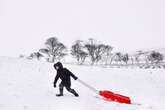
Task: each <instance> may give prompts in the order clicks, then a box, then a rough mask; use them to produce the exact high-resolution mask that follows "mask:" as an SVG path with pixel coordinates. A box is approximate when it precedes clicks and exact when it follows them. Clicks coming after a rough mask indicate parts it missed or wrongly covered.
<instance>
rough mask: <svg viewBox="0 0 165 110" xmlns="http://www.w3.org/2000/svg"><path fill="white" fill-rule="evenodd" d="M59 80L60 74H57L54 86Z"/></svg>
mask: <svg viewBox="0 0 165 110" xmlns="http://www.w3.org/2000/svg"><path fill="white" fill-rule="evenodd" d="M58 79H59V74H58V73H57V75H56V77H55V79H54V85H56V83H57V81H58Z"/></svg>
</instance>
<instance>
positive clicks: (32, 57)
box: [28, 52, 43, 60]
mask: <svg viewBox="0 0 165 110" xmlns="http://www.w3.org/2000/svg"><path fill="white" fill-rule="evenodd" d="M41 57H43V55H42V54H41V53H40V52H33V53H31V54H30V56H29V57H28V59H34V58H37V60H40V58H41Z"/></svg>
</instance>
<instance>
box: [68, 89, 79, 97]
mask: <svg viewBox="0 0 165 110" xmlns="http://www.w3.org/2000/svg"><path fill="white" fill-rule="evenodd" d="M70 92H71V93H72V94H74V96H76V97H78V96H79V95H78V94H77V93H76V91H75V90H74V89H71V90H70Z"/></svg>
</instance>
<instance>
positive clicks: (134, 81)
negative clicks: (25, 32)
mask: <svg viewBox="0 0 165 110" xmlns="http://www.w3.org/2000/svg"><path fill="white" fill-rule="evenodd" d="M64 67H67V68H68V69H70V70H71V71H72V72H73V73H74V74H76V75H77V76H78V77H79V78H80V79H81V80H83V81H85V82H87V83H88V84H90V85H92V86H93V87H95V88H97V89H98V90H110V91H113V92H115V93H119V94H122V95H126V96H129V97H130V98H131V100H132V102H133V103H140V104H141V105H128V104H119V103H117V102H108V101H105V100H103V99H99V98H96V96H97V95H96V94H95V93H93V92H92V91H90V90H89V89H88V88H86V87H85V86H83V85H82V84H80V83H79V82H78V81H75V80H72V88H74V89H75V90H76V91H77V92H78V93H79V95H80V97H74V96H73V95H72V94H70V93H68V92H67V91H66V90H65V91H64V97H56V96H55V94H56V93H58V87H57V88H53V80H54V77H55V75H56V71H55V70H54V68H53V64H50V63H46V62H38V61H31V60H25V59H16V58H8V57H0V110H164V109H165V95H164V94H165V69H138V68H103V67H97V66H78V65H71V64H64ZM59 82H60V81H58V83H59Z"/></svg>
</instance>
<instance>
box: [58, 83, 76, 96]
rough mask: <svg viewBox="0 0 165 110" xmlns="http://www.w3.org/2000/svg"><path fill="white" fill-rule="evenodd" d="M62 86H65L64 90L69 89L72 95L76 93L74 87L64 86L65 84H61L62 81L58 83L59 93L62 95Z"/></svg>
mask: <svg viewBox="0 0 165 110" xmlns="http://www.w3.org/2000/svg"><path fill="white" fill-rule="evenodd" d="M64 87H65V88H66V90H67V91H69V92H70V93H72V94H74V95H76V94H77V93H76V91H75V90H74V89H72V88H70V86H65V85H63V84H62V83H60V85H59V90H60V94H62V95H63V89H64Z"/></svg>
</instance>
